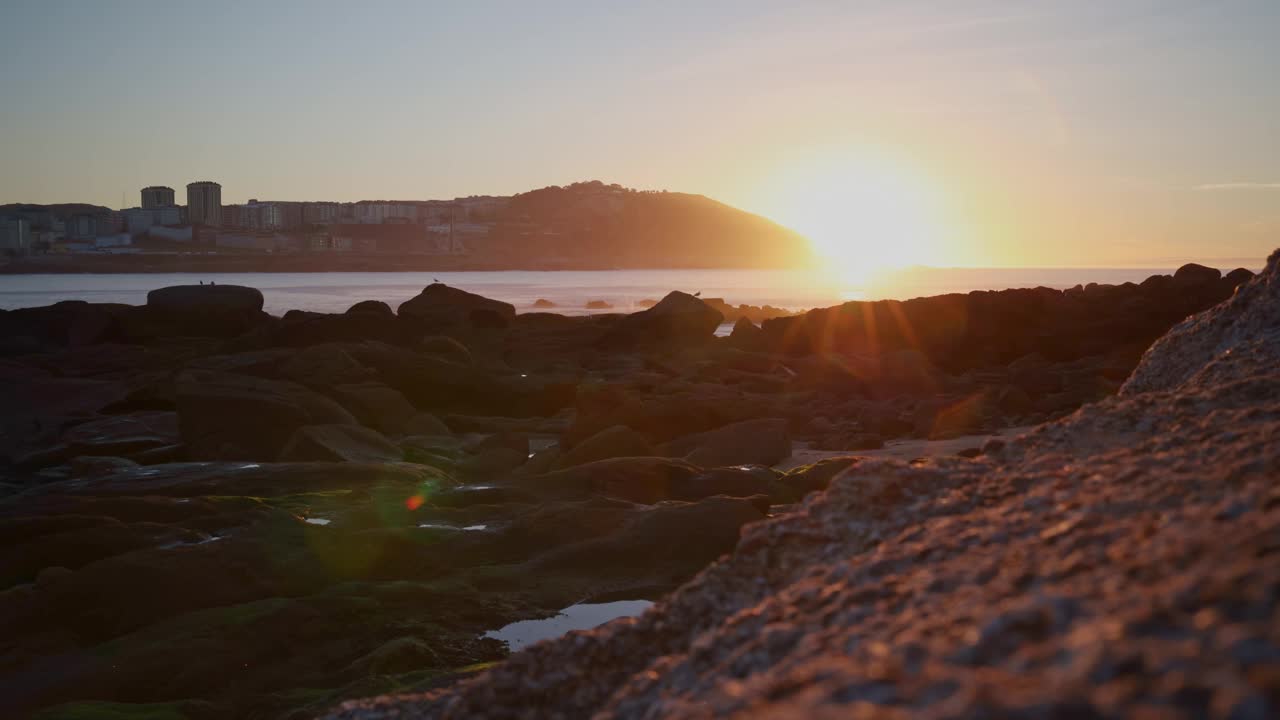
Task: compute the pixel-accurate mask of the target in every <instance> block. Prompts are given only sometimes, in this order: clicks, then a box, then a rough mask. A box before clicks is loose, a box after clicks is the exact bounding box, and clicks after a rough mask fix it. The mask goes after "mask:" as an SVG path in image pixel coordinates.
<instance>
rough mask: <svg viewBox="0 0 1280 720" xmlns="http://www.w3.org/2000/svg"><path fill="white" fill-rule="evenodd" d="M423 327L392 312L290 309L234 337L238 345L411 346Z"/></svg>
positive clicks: (260, 346) (250, 346)
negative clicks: (356, 343) (365, 343)
mask: <svg viewBox="0 0 1280 720" xmlns="http://www.w3.org/2000/svg"><path fill="white" fill-rule="evenodd" d="M420 337H422V330H421V329H420V328H418V327H416V326H415V324H414V323H411V322H407V321H405V320H402V319H400V318H398V317H396V316H395V315H394V314H390V313H382V312H378V311H371V310H368V309H365V310H357V311H354V312H353V311H350V310H348V311H347V312H345V313H318V312H306V311H302V310H290V311H289V312H287V313H285V315H284V317H282V318H280V320H278V321H276V322H273V323H269V324H265V325H263V326H262V327H261V328H259V329H257V330H255V331H254V332H252V333H250V334H248V335H246V336H244V337H241V338H237V340H236V344H237V346H238V347H240V348H246V349H247V348H263V347H280V346H288V347H307V346H310V345H318V344H320V343H346V342H362V341H376V342H384V343H389V344H391V345H400V346H404V347H408V346H411V345H412V344H413V343H415V342H417V340H418V339H419V338H420Z"/></svg>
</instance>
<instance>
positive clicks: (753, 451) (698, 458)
mask: <svg viewBox="0 0 1280 720" xmlns="http://www.w3.org/2000/svg"><path fill="white" fill-rule="evenodd" d="M661 451H662V453H663V454H664V455H666V456H667V457H682V458H684V459H685V460H688V461H689V462H691V463H693V464H695V465H701V466H703V467H721V466H725V465H776V464H778V463H780V462H782V461H783V460H786V459H787V458H789V457H791V434H790V433H789V432H788V430H787V421H786V420H782V419H774V418H763V419H760V420H744V421H742V422H737V423H733V424H731V425H725V426H724V427H721V428H717V429H715V430H708V431H707V432H702V433H696V434H694V435H686V436H684V437H682V438H678V439H676V440H672V441H671V442H669V443H667V444H666V445H664V446H662V448H661Z"/></svg>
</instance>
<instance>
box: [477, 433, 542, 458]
mask: <svg viewBox="0 0 1280 720" xmlns="http://www.w3.org/2000/svg"><path fill="white" fill-rule="evenodd" d="M489 450H512V451H515V452H517V453H519V454H520V456H521V457H522V458H525V457H528V456H529V436H528V435H526V434H525V433H522V432H510V431H502V432H497V433H494V434H492V435H490V436H488V437H486V438H484V439H483V440H481V441H480V442H479V443H477V444H476V446H475V452H476V453H484V452H487V451H489Z"/></svg>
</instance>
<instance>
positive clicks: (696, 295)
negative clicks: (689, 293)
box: [693, 290, 702, 297]
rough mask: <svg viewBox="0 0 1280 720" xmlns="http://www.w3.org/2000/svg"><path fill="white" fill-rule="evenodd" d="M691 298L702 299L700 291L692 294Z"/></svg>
mask: <svg viewBox="0 0 1280 720" xmlns="http://www.w3.org/2000/svg"><path fill="white" fill-rule="evenodd" d="M693 296H694V297H702V291H701V290H699V291H698V292H696V293H694V294H693Z"/></svg>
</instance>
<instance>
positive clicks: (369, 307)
mask: <svg viewBox="0 0 1280 720" xmlns="http://www.w3.org/2000/svg"><path fill="white" fill-rule="evenodd" d="M354 313H360V314H371V315H385V316H391V315H395V313H394V312H392V310H391V306H390V305H388V304H386V303H384V302H382V301H381V300H361V301H360V302H358V303H356V304H355V305H352V306H351V307H349V308H347V314H348V315H351V314H354Z"/></svg>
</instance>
